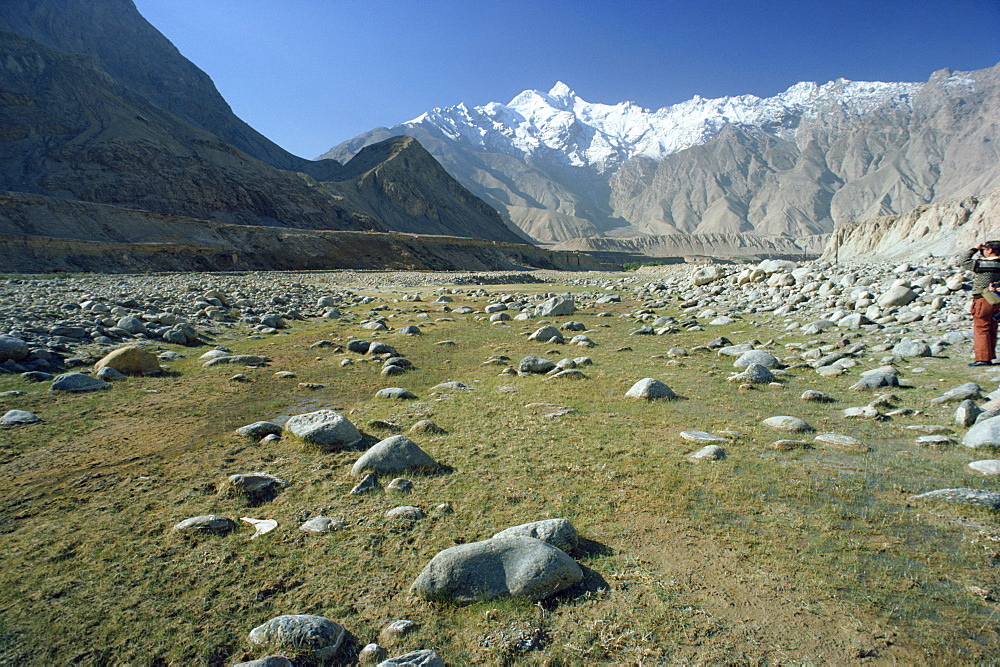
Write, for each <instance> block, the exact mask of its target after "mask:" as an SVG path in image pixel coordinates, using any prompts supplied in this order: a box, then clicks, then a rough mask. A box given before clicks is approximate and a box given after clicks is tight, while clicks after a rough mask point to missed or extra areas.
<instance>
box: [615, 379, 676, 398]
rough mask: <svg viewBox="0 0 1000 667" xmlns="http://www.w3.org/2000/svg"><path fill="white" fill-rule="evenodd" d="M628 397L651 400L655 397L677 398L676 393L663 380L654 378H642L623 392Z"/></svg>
mask: <svg viewBox="0 0 1000 667" xmlns="http://www.w3.org/2000/svg"><path fill="white" fill-rule="evenodd" d="M625 395H626V396H628V397H629V398H645V399H648V400H652V399H655V398H666V399H671V398H677V394H675V393H674V391H673V390H672V389H671V388H670V387H668V386H667V385H666V384H664V383H663V382H660V381H659V380H657V379H655V378H643V379H641V380H639V381H638V382H636V383H635V384H634V385H632V386H631V388H629V390H628V391H626V392H625Z"/></svg>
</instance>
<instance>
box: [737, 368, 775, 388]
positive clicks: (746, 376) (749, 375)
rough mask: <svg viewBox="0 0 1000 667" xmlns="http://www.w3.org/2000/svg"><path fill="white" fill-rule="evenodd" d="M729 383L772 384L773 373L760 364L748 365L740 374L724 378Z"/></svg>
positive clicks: (773, 379)
mask: <svg viewBox="0 0 1000 667" xmlns="http://www.w3.org/2000/svg"><path fill="white" fill-rule="evenodd" d="M726 379H727V380H728V381H729V382H749V383H750V384H767V383H768V382H774V381H775V379H776V378H775V377H774V373H772V372H771V371H769V370H768V369H767V368H766V367H764V366H761V365H760V364H750V365H749V366H747V367H746V369H745V370H744V371H743V372H742V373H736V374H735V375H730V376H729V377H728V378H726Z"/></svg>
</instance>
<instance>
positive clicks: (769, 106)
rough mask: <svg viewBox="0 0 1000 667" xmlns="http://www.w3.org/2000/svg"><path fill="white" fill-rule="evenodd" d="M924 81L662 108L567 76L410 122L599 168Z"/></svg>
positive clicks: (901, 94) (479, 143)
mask: <svg viewBox="0 0 1000 667" xmlns="http://www.w3.org/2000/svg"><path fill="white" fill-rule="evenodd" d="M922 85H923V84H918V83H880V82H865V81H848V80H846V79H837V80H836V81H831V82H828V83H825V84H823V85H817V84H816V83H814V82H810V81H805V82H801V83H797V84H795V85H793V86H791V87H790V88H789V89H788V90H786V91H785V92H783V93H780V94H778V95H775V96H774V97H769V98H763V99H762V98H759V97H756V96H754V95H740V96H737V97H721V98H718V99H706V98H703V97H701V96H699V95H695V96H694V97H693V98H691V99H690V100H687V101H684V102H680V103H679V104H675V105H673V106H669V107H664V108H662V109H657V110H655V111H650V110H648V109H644V108H642V107H640V106H638V105H636V104H634V103H632V102H620V103H618V104H613V105H609V104H594V103H590V102H586V101H584V100H582V99H581V98H580V97H579V96H578V95H577V94H576V93H575V92H574V91H573V89H572V88H570V87H569V86H568V85H566V84H565V83H563V82H562V81H558V82H556V84H555V85H554V86H552V88H551V89H550V90H549V91H548V92H547V93H544V92H541V91H538V90H526V91H524V92H522V93H520V94H518V95H517V96H516V97H514V99H512V100H511V101H510V103H509V104H506V105H504V104H500V103H498V102H490V103H489V104H486V105H484V106H481V107H472V108H469V107H467V106H466V105H465V104H459V105H456V106H453V107H448V108H445V109H434V110H433V111H431V112H428V113H425V114H423V115H421V116H419V117H418V118H415V119H413V120H411V121H409V122H407V123H405V125H410V126H416V125H422V126H425V127H428V129H432V128H433V129H436V130H437V132H439V133H441V134H444V135H445V136H447V137H449V138H451V139H453V140H459V139H463V140H465V141H467V142H469V143H471V144H472V145H473V146H474V147H475V148H478V149H480V150H488V151H491V152H499V153H505V154H508V155H513V156H516V157H518V158H522V159H524V158H527V157H529V156H531V157H535V158H537V159H545V160H549V161H553V160H554V161H556V162H560V163H562V164H565V165H568V166H574V167H592V168H594V169H596V170H597V171H599V172H605V171H608V170H614V169H617V167H618V166H620V165H621V163H622V162H624V161H625V160H627V159H629V158H631V157H634V156H637V155H643V156H646V157H650V158H652V159H654V160H660V159H662V158H663V157H665V156H667V155H669V154H671V153H675V152H677V151H680V150H684V149H686V148H691V147H693V146H698V145H700V144H703V143H705V142H706V141H708V140H710V139H711V138H712V137H714V136H716V135H717V134H718V133H719V132H721V131H722V129H723V128H724V127H725V126H726V125H754V126H758V127H761V128H763V129H765V130H771V131H774V132H776V133H779V134H783V136H788V135H789V133H791V136H790V138H792V137H793V136H794V131H795V130H794V128H796V127H797V126H798V124H799V121H800V120H801V119H803V118H811V117H818V116H821V115H822V116H824V117H829V116H830V115H831V114H833V115H840V116H844V117H851V116H857V115H863V114H866V113H870V112H872V111H874V110H876V109H879V108H883V107H895V106H909V104H910V100H911V98H912V97H913V96H914V95H916V94H917V93H918V92H919V91H920V89H921V87H922Z"/></svg>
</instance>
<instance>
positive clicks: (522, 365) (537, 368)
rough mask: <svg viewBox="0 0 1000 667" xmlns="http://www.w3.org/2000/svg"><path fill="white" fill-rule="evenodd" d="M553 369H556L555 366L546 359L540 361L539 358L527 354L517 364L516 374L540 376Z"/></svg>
mask: <svg viewBox="0 0 1000 667" xmlns="http://www.w3.org/2000/svg"><path fill="white" fill-rule="evenodd" d="M553 368H556V364H555V362H553V361H549V360H548V359H542V358H541V357H536V356H535V355H533V354H529V355H528V356H526V357H525V358H523V359H521V361H520V362H518V364H517V374H518V375H532V374H535V375H540V374H544V373H548V372H549V371H551V370H552V369H553Z"/></svg>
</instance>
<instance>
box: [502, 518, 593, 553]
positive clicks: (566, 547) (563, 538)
mask: <svg viewBox="0 0 1000 667" xmlns="http://www.w3.org/2000/svg"><path fill="white" fill-rule="evenodd" d="M511 535H524V536H527V537H534V538H535V539H539V540H541V541H542V542H547V543H548V544H551V545H552V546H554V547H559V548H560V549H562V550H563V551H565V552H566V553H573V552H574V551H576V548H577V546H579V544H580V537H579V535H577V532H576V528H574V527H573V524H571V523H570V522H569V521H568V520H566V519H542V520H541V521H532V522H531V523H522V524H521V525H519V526H511V527H510V528H507V529H505V530H501V531H500V532H499V533H497V534H496V535H494V536H493V537H509V536H511Z"/></svg>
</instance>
